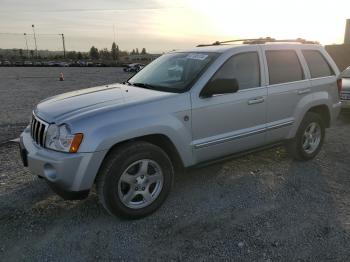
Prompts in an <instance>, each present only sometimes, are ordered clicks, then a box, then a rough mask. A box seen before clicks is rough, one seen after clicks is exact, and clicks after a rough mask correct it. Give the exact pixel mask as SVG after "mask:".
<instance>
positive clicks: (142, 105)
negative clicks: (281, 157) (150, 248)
mask: <svg viewBox="0 0 350 262" xmlns="http://www.w3.org/2000/svg"><path fill="white" fill-rule="evenodd" d="M270 42H274V43H270ZM282 42H283V41H282ZM284 42H285V41H284ZM295 42H298V43H281V42H278V41H277V40H274V41H272V40H271V39H268V40H267V39H266V40H264V39H257V40H254V41H252V40H246V41H245V42H244V43H242V44H234V45H229V44H224V45H222V44H221V43H215V44H213V45H205V46H202V47H197V48H192V49H189V50H184V51H174V52H171V53H168V54H165V55H163V56H161V57H159V58H158V59H156V60H154V61H153V62H151V63H150V64H149V65H148V66H147V67H146V68H145V69H144V70H142V71H140V72H138V73H137V74H135V75H134V76H133V77H131V78H130V79H129V80H128V81H127V82H125V84H118V83H116V84H111V85H108V86H99V87H93V88H88V89H84V90H79V91H74V92H70V93H66V94H62V95H57V96H54V97H52V98H48V99H46V100H43V101H42V102H40V103H39V104H38V105H37V106H36V107H35V108H34V110H33V115H32V121H31V123H30V124H29V125H28V126H27V128H26V129H25V130H24V132H23V133H22V134H21V137H20V150H21V151H20V152H21V156H22V160H23V163H24V165H25V166H28V167H29V169H30V170H31V171H32V173H33V174H36V175H39V177H42V178H44V179H45V180H46V181H47V182H48V184H49V185H50V186H51V187H52V189H53V190H54V191H55V192H57V193H58V194H60V195H61V196H63V197H64V198H66V199H81V198H84V197H87V195H88V193H89V191H90V189H91V188H92V187H93V185H94V184H96V188H97V193H98V196H99V199H100V201H101V203H102V204H103V206H104V207H105V208H106V209H107V210H108V212H109V213H111V214H113V215H121V216H124V217H131V218H140V217H143V216H146V215H148V214H150V213H152V212H154V211H155V210H156V209H157V208H159V207H160V206H161V204H162V203H163V202H164V201H165V199H166V197H167V196H168V194H169V192H170V189H171V187H172V184H173V180H174V175H175V173H176V172H177V171H180V170H183V168H187V167H191V166H197V165H201V164H208V162H210V161H215V160H217V159H220V158H225V157H227V156H230V155H233V154H237V153H242V152H250V151H252V150H259V149H261V148H263V147H266V146H271V145H277V144H281V142H284V143H285V144H286V146H287V149H288V152H289V153H290V155H291V156H292V157H293V158H294V159H296V160H300V161H306V160H310V159H313V158H314V157H315V156H316V155H317V154H318V153H319V151H320V150H321V148H322V144H323V141H324V137H325V129H326V128H328V127H330V126H331V125H332V124H333V123H334V122H335V120H336V118H337V116H338V114H339V112H340V107H341V102H340V100H339V92H340V90H341V83H340V81H338V77H339V70H338V68H337V66H336V64H335V63H334V61H333V60H332V58H331V57H330V56H329V54H328V53H327V52H326V51H325V49H324V48H323V47H322V46H320V45H318V44H314V43H310V42H308V44H305V43H306V42H303V41H301V40H295ZM134 67H135V66H131V67H130V68H134ZM179 67H182V68H181V69H180V68H179Z"/></svg>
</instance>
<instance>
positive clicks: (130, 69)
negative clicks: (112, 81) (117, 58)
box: [123, 63, 145, 73]
mask: <svg viewBox="0 0 350 262" xmlns="http://www.w3.org/2000/svg"><path fill="white" fill-rule="evenodd" d="M144 67H145V66H144V65H143V64H139V63H133V64H129V65H126V66H125V67H124V69H123V70H124V72H132V73H136V72H139V71H140V70H141V69H142V68H144Z"/></svg>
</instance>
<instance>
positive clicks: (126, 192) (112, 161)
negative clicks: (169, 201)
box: [96, 141, 174, 219]
mask: <svg viewBox="0 0 350 262" xmlns="http://www.w3.org/2000/svg"><path fill="white" fill-rule="evenodd" d="M173 178H174V168H173V165H172V163H171V161H170V159H169V157H168V156H167V154H166V153H165V152H164V151H163V150H162V149H161V148H160V147H158V146H156V145H153V144H150V143H147V142H142V141H137V142H132V143H127V144H124V145H122V146H120V147H118V148H116V149H113V150H112V151H111V152H110V153H109V154H108V156H107V157H106V159H105V160H104V162H103V164H102V167H101V169H100V171H99V174H98V177H97V181H96V184H97V193H98V196H99V200H100V202H101V203H102V205H103V206H104V207H105V209H106V210H107V211H108V212H109V213H110V214H112V215H115V216H119V217H124V218H131V219H137V218H142V217H144V216H147V215H149V214H151V213H153V212H154V211H156V210H157V209H158V208H159V207H160V206H161V205H162V204H163V202H164V201H165V199H166V198H167V196H168V194H169V192H170V190H171V187H172V184H173Z"/></svg>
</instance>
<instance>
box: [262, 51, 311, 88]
mask: <svg viewBox="0 0 350 262" xmlns="http://www.w3.org/2000/svg"><path fill="white" fill-rule="evenodd" d="M270 51H272V52H273V51H291V52H293V53H294V54H295V56H296V57H297V60H298V63H299V66H300V69H301V72H302V79H300V80H295V81H287V82H281V83H276V84H271V83H270V70H269V64H268V61H267V55H266V53H267V52H270ZM263 55H264V59H265V68H266V69H265V71H266V78H267V79H266V85H267V86H277V85H284V84H292V83H297V82H304V81H308V78H307V74H306V72H305V68H304V66H303V64H302V61H301V60H300V58H301V57H300V56H299V54H298V52H297V50H296V49H293V48H291V49H284V48H283V49H282V48H281V49H278V48H276V49H264V50H263ZM305 62H306V61H305Z"/></svg>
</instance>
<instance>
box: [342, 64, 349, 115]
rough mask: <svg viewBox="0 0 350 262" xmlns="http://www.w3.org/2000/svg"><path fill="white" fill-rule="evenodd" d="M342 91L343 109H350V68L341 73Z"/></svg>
mask: <svg viewBox="0 0 350 262" xmlns="http://www.w3.org/2000/svg"><path fill="white" fill-rule="evenodd" d="M341 79H342V91H341V93H340V99H341V102H342V108H343V109H350V66H349V67H348V68H346V69H345V70H344V71H343V72H342V73H341Z"/></svg>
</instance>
